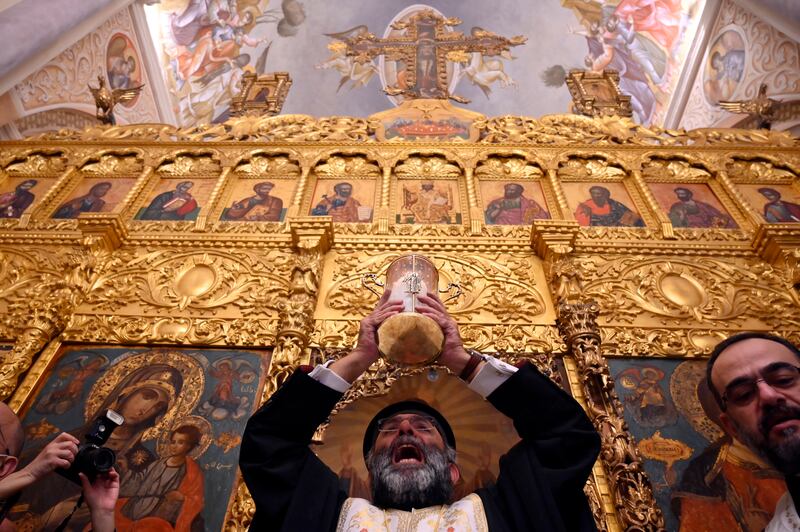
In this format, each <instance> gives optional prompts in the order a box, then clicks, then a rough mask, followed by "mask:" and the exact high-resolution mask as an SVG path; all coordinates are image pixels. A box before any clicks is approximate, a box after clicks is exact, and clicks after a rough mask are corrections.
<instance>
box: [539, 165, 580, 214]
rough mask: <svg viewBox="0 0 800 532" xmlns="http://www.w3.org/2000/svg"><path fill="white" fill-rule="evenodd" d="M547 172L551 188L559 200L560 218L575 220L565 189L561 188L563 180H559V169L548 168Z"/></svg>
mask: <svg viewBox="0 0 800 532" xmlns="http://www.w3.org/2000/svg"><path fill="white" fill-rule="evenodd" d="M546 172H547V179H548V180H549V181H550V188H552V189H553V194H555V195H556V201H557V202H558V210H559V214H560V216H559V218H560V219H562V220H575V216H574V215H573V214H572V211H571V210H570V209H569V204H568V203H567V197H566V196H565V195H564V190H563V189H562V188H561V182H559V180H558V171H557V170H556V169H554V168H548V169H547V170H546Z"/></svg>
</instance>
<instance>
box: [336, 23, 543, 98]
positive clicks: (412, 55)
mask: <svg viewBox="0 0 800 532" xmlns="http://www.w3.org/2000/svg"><path fill="white" fill-rule="evenodd" d="M459 24H461V20H459V19H457V18H444V17H442V16H440V15H438V14H436V13H435V12H434V11H432V10H423V11H420V12H418V13H416V14H414V15H413V16H412V17H411V18H409V19H408V20H407V21H405V22H396V23H394V24H392V26H391V27H392V29H395V30H400V31H405V34H404V35H402V36H398V37H389V38H385V39H384V38H379V37H376V36H375V35H374V34H373V33H369V32H367V31H364V32H362V33H359V34H357V35H354V36H352V37H347V38H343V39H342V41H343V42H344V43H345V44H346V45H347V52H346V54H347V55H348V56H351V57H353V60H354V61H355V62H356V63H360V64H365V63H369V62H371V61H372V60H373V59H375V58H376V57H378V56H379V55H383V56H385V57H386V59H387V60H389V61H399V62H402V63H403V64H404V65H405V69H404V71H403V74H398V84H397V85H396V86H394V87H387V88H386V89H385V90H386V93H387V94H389V95H392V96H397V95H403V96H405V97H407V98H410V99H414V98H445V99H446V98H451V99H453V100H456V101H458V102H464V103H466V102H467V100H465V99H463V98H460V97H458V96H453V95H451V94H449V93H448V90H447V62H448V61H457V60H460V59H459V58H461V59H463V57H464V56H465V54H466V52H480V53H482V54H483V55H488V56H492V55H500V54H501V53H502V52H508V50H510V49H511V47H512V46H519V45H520V44H524V43H525V41H527V40H528V39H527V37H523V36H521V35H519V36H516V37H511V38H507V37H502V36H500V35H497V34H495V33H492V32H490V31H486V30H484V29H481V28H472V31H471V32H470V35H469V36H465V35H464V34H463V33H461V32H460V31H446V29H445V27H452V26H457V25H459ZM467 57H468V56H467Z"/></svg>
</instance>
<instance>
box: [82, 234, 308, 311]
mask: <svg viewBox="0 0 800 532" xmlns="http://www.w3.org/2000/svg"><path fill="white" fill-rule="evenodd" d="M291 260H292V258H291V255H290V254H288V253H281V252H279V251H272V252H269V253H268V254H266V255H264V254H257V253H252V252H251V253H248V252H239V253H235V254H232V253H229V252H227V251H225V250H208V251H203V252H197V251H189V250H186V251H169V250H152V251H151V250H146V249H144V250H124V251H122V252H121V253H119V254H117V255H116V256H115V257H114V259H113V268H110V269H109V273H108V274H107V275H105V276H103V277H102V278H100V279H98V280H97V281H96V282H95V283H94V285H93V286H92V289H91V291H90V292H89V294H88V296H87V299H86V302H85V304H86V305H87V306H91V307H92V308H94V309H96V310H98V311H101V312H109V311H120V310H122V309H124V308H128V307H130V306H131V305H136V306H137V307H140V308H141V309H147V310H158V309H167V308H168V309H174V310H177V311H183V310H185V309H190V310H195V311H205V310H214V311H222V310H225V309H226V308H236V309H238V313H239V314H241V315H250V314H253V313H264V312H277V305H278V301H279V300H280V298H281V295H282V294H285V293H286V281H285V278H286V277H285V276H286V275H287V273H288V271H289V269H290V263H291Z"/></svg>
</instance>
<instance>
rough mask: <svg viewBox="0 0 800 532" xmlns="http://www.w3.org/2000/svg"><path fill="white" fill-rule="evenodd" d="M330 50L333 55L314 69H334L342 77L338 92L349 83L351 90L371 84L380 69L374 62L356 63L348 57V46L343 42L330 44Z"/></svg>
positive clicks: (337, 88)
mask: <svg viewBox="0 0 800 532" xmlns="http://www.w3.org/2000/svg"><path fill="white" fill-rule="evenodd" d="M328 50H330V51H331V54H332V55H331V56H330V57H329V58H328V59H327V60H325V61H324V62H322V63H320V64H318V65H315V66H314V68H317V69H328V68H333V69H334V70H336V71H337V72H339V74H341V75H342V78H341V79H340V80H339V85H338V86H337V87H336V92H339V90H340V89H341V88H342V87H343V86H345V85H346V84H347V82H348V81H349V82H350V83H351V84H350V89H351V90H352V89H357V88H358V87H363V86H364V85H366V84H367V83H369V80H371V79H372V76H374V75H375V74H377V73H378V67H377V66H375V63H374V62H373V61H368V62H366V63H359V62H357V61H354V60H353V58H352V57H348V56H347V44H346V43H344V42H342V41H334V42H331V43H328Z"/></svg>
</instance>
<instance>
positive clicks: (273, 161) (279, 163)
mask: <svg viewBox="0 0 800 532" xmlns="http://www.w3.org/2000/svg"><path fill="white" fill-rule="evenodd" d="M235 171H236V173H237V174H245V175H248V176H253V177H267V176H279V177H285V176H293V177H299V176H300V166H299V165H298V164H297V163H296V162H294V161H292V160H291V159H290V158H288V157H285V156H272V157H270V156H266V155H254V156H252V157H251V158H250V159H249V160H247V161H243V162H242V163H240V164H239V165H237V166H236V170H235ZM238 225H241V224H238Z"/></svg>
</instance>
